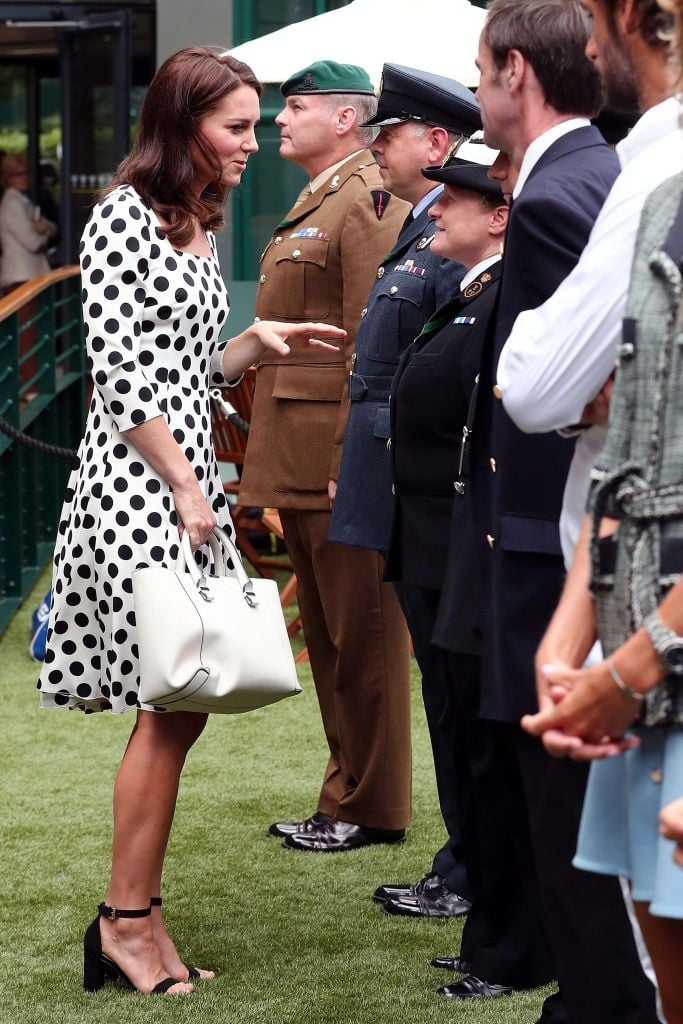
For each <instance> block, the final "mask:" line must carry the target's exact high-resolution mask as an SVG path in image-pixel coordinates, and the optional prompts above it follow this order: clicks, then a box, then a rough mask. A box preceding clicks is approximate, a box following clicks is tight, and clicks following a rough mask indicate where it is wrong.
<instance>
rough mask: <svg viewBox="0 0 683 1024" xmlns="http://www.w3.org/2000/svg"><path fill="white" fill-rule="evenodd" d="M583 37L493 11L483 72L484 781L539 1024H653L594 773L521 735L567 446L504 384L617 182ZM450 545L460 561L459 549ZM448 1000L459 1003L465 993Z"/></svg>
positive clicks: (541, 4)
mask: <svg viewBox="0 0 683 1024" xmlns="http://www.w3.org/2000/svg"><path fill="white" fill-rule="evenodd" d="M588 35H589V23H588V18H587V16H586V12H585V10H584V9H583V7H582V5H581V4H580V2H579V0H493V3H492V4H491V5H490V7H489V14H488V18H487V22H486V25H485V27H484V31H483V32H482V37H481V40H480V46H479V54H478V59H477V65H478V67H479V70H480V85H479V91H478V94H477V95H478V98H479V102H480V105H481V110H482V119H483V122H484V133H485V136H484V137H485V141H486V142H487V144H489V145H491V146H494V147H496V148H500V149H502V150H505V151H506V152H507V153H509V155H510V157H511V160H512V163H513V165H514V167H515V168H516V169H518V173H519V177H518V180H517V184H516V185H515V189H514V192H513V206H512V210H511V215H510V221H509V226H508V234H507V237H506V243H505V259H504V266H503V275H502V281H501V286H500V303H499V310H498V316H497V321H496V325H495V330H494V331H493V332H491V333H490V335H489V337H488V338H487V342H486V345H485V348H484V355H483V363H482V371H481V376H480V383H479V396H478V401H477V409H476V416H475V418H474V422H473V432H472V452H471V486H472V494H473V499H474V509H475V518H476V523H477V528H478V542H477V543H478V545H479V552H480V571H481V574H482V588H483V591H482V593H483V603H482V609H483V610H482V617H481V622H480V627H481V634H482V654H483V660H482V682H481V705H480V710H481V714H482V716H483V717H485V718H487V719H489V720H491V721H492V722H493V723H494V726H493V734H494V742H493V743H492V744H491V751H490V753H491V754H492V755H493V756H494V760H495V770H493V771H491V770H490V765H489V769H488V770H487V771H486V772H484V773H483V774H482V780H481V788H480V793H481V792H485V787H486V784H487V783H488V785H489V787H490V793H491V801H492V805H493V802H494V800H495V801H500V799H501V794H503V799H504V800H505V802H506V803H509V805H510V806H513V807H519V808H520V814H519V817H520V820H519V822H518V827H517V828H515V830H514V831H513V832H512V833H511V835H510V844H511V845H512V846H514V847H515V848H517V847H519V848H523V847H524V846H525V845H528V840H529V838H530V841H531V847H532V850H533V862H534V863H533V864H530V865H529V870H530V872H531V873H532V874H535V876H536V877H535V879H534V881H535V882H536V883H537V886H538V890H539V892H540V909H541V915H542V921H543V925H544V929H545V934H546V936H547V939H548V942H549V945H550V947H551V949H552V951H553V953H554V956H555V960H556V962H557V969H558V978H559V984H560V992H559V995H558V996H555V997H551V1000H549V1001H546V1005H545V1007H544V1015H543V1018H542V1019H543V1020H544V1021H545V1020H553V1021H555V1020H557V1021H569V1022H571V1024H589V1022H590V1024H598V1022H599V1024H612V1022H613V1024H617V1022H618V1024H627V1022H628V1024H644V1022H646V1021H647V1022H648V1024H653V1022H654V1021H655V1020H656V1014H655V1010H654V993H653V990H652V986H651V985H650V983H649V982H648V981H647V979H645V977H644V975H643V973H642V970H641V967H640V963H639V960H638V957H637V953H636V948H635V943H634V940H633V935H632V932H631V928H630V925H629V922H628V917H627V914H626V910H625V907H624V903H623V900H622V897H621V892H620V888H619V884H618V882H617V881H616V880H615V879H609V878H605V877H600V876H597V875H591V874H589V873H586V872H579V871H576V870H575V869H574V868H573V867H572V866H571V859H572V857H573V854H574V852H575V846H576V838H577V831H578V823H579V815H580V811H581V804H582V800H583V792H584V788H585V781H586V771H585V769H584V768H583V767H582V766H581V765H577V764H573V763H569V762H564V761H554V760H552V759H551V758H549V757H548V756H547V755H545V753H544V752H543V750H542V748H541V746H540V744H538V743H535V742H534V741H533V740H532V739H531V738H530V737H528V736H526V734H525V733H523V731H522V730H521V727H520V726H519V719H520V717H521V715H522V714H524V713H526V712H527V711H528V710H530V709H533V708H534V707H535V685H534V653H535V649H536V647H537V645H538V641H539V640H540V637H541V636H542V634H543V630H544V628H545V626H546V624H547V621H548V618H549V615H550V612H551V611H552V608H553V607H554V604H555V602H556V600H557V596H558V594H559V591H560V589H561V586H562V579H563V562H562V557H561V551H560V541H559V530H558V520H559V513H560V508H561V503H562V492H563V488H564V483H565V478H566V474H567V469H568V466H569V461H570V458H571V454H572V447H571V443H570V442H568V441H566V440H563V439H561V438H559V437H557V436H555V435H538V436H535V437H529V436H527V435H523V434H522V433H521V432H520V431H518V430H517V429H516V428H515V427H514V425H513V424H512V422H511V420H509V418H508V417H507V415H506V414H505V411H504V410H503V408H502V406H501V403H500V402H499V400H498V391H497V388H496V386H495V383H494V382H495V367H496V365H497V360H498V356H499V354H500V351H501V348H502V346H503V344H504V342H505V340H506V337H507V333H508V332H509V330H510V328H511V326H512V323H513V322H514V319H515V317H516V315H517V313H518V312H519V311H520V310H522V309H527V308H530V307H533V306H536V305H538V304H540V303H541V302H543V301H544V300H545V299H546V298H547V297H548V296H549V295H550V294H551V293H552V292H553V291H554V289H555V288H556V287H557V285H558V284H559V283H560V281H562V279H563V278H564V277H565V276H566V275H567V274H568V273H569V271H570V270H571V269H572V267H573V266H574V265H575V263H576V262H577V260H578V258H579V256H580V254H581V251H582V249H583V247H584V246H585V244H586V242H587V240H588V236H589V234H590V231H591V227H592V225H593V222H594V220H595V218H596V216H597V214H598V212H599V210H600V207H601V205H602V203H603V201H604V198H605V196H606V195H607V193H608V191H609V189H610V187H611V185H612V182H613V181H614V178H615V177H616V175H617V173H618V162H617V159H616V157H615V156H614V154H613V153H612V152H611V150H610V149H609V147H608V146H607V145H606V143H605V142H604V140H603V138H602V136H601V135H600V134H599V132H598V131H597V130H596V129H595V128H593V127H592V126H591V125H590V124H589V121H588V119H589V118H590V117H591V116H593V115H594V114H595V113H596V112H597V109H598V108H599V106H600V102H601V91H600V80H599V76H598V74H597V71H596V69H595V68H594V67H593V66H592V65H591V64H590V63H589V62H588V61H587V59H586V58H585V47H586V43H587V40H588ZM451 545H452V547H453V548H454V549H456V548H457V545H458V538H457V537H456V536H452V537H451ZM468 600H469V594H468V592H467V589H466V581H465V580H464V579H463V578H462V575H461V574H460V575H459V574H457V573H453V575H452V576H450V575H449V576H447V581H446V586H445V588H444V594H443V599H442V606H441V608H440V614H439V620H440V621H439V622H438V623H437V631H436V633H435V639H436V640H437V641H438V642H439V643H441V644H442V645H443V646H445V647H447V648H449V649H451V650H455V651H460V652H461V651H463V650H464V651H467V649H468V648H467V645H466V639H467V641H469V637H468V638H464V637H462V636H461V635H460V633H459V622H458V610H459V608H460V606H461V605H462V603H463V602H466V601H468ZM484 848H485V849H486V848H487V844H484ZM488 853H489V855H490V856H492V857H494V856H495V854H496V851H491V850H488ZM497 854H498V856H499V857H500V856H501V855H502V857H503V858H504V857H506V856H507V851H498V852H497ZM460 984H461V985H462V984H463V983H460ZM450 988H451V989H452V991H451V992H450V993H449V994H452V995H455V996H458V995H459V991H458V985H457V984H456V985H455V986H451V987H450ZM462 994H463V995H465V994H466V993H462Z"/></svg>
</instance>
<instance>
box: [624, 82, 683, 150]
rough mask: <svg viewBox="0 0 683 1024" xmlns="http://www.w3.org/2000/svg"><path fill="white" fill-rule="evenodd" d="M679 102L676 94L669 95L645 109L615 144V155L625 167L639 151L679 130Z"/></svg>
mask: <svg viewBox="0 0 683 1024" xmlns="http://www.w3.org/2000/svg"><path fill="white" fill-rule="evenodd" d="M680 109H681V108H680V103H679V100H678V97H677V96H669V98H668V99H666V100H662V102H661V103H657V104H656V106H654V107H650V109H649V110H646V111H645V113H644V114H643V115H642V117H641V118H640V119H639V120H638V122H637V124H636V125H635V126H634V127H633V128H632V129H631V131H630V132H629V134H628V135H627V136H626V138H625V139H622V140H621V142H620V143H619V145H618V146H617V156H618V157H619V163H620V164H621V166H622V167H626V165H627V164H629V163H630V162H631V160H633V159H635V157H637V156H638V155H639V154H640V153H641V151H642V150H643V149H644V148H645V147H646V146H649V145H651V144H652V143H653V142H657V141H658V139H661V138H664V137H665V136H666V135H669V134H670V133H671V132H680V131H681V125H680Z"/></svg>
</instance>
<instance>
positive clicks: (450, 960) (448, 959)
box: [429, 956, 472, 974]
mask: <svg viewBox="0 0 683 1024" xmlns="http://www.w3.org/2000/svg"><path fill="white" fill-rule="evenodd" d="M429 966H430V967H438V968H439V970H442V971H457V973H458V974H469V973H470V971H471V970H472V964H470V963H468V961H467V960H463V959H462V957H459V956H435V957H434V959H433V960H430V961H429Z"/></svg>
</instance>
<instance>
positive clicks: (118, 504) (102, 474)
mask: <svg viewBox="0 0 683 1024" xmlns="http://www.w3.org/2000/svg"><path fill="white" fill-rule="evenodd" d="M210 241H211V247H212V249H213V255H212V256H206V257H204V256H194V255H192V254H191V253H186V252H181V251H180V250H177V249H174V248H173V247H172V245H171V243H170V242H169V241H168V239H167V238H166V236H165V235H164V233H163V231H162V230H161V228H160V227H159V222H158V220H157V219H156V217H155V215H154V213H153V212H152V211H151V210H150V209H149V208H148V207H147V206H146V205H145V203H144V202H143V201H142V199H141V198H140V196H138V194H137V193H136V192H135V190H134V189H133V188H132V187H131V186H129V185H123V186H120V187H119V188H117V189H115V190H114V191H113V192H111V193H110V194H109V195H108V196H106V197H105V198H104V199H103V200H102V201H101V202H100V203H99V204H98V205H97V206H96V207H95V209H94V210H93V213H92V215H91V217H90V220H89V222H88V224H87V225H86V228H85V231H84V233H83V239H82V242H81V272H82V283H83V294H82V299H83V315H84V320H85V334H86V345H87V352H88V365H89V368H90V370H91V373H92V378H93V381H94V385H95V386H94V391H93V399H92V403H91V405H90V410H89V415H88V421H87V426H86V432H85V437H84V438H83V441H82V442H81V446H80V449H79V452H78V456H79V458H78V463H77V466H76V468H75V469H74V471H73V473H72V474H71V477H70V479H69V484H68V487H67V492H66V498H65V501H64V507H63V510H62V516H61V521H60V524H59V530H58V535H57V544H56V548H55V564H54V577H53V594H54V606H53V609H52V614H51V617H50V626H49V630H48V638H47V639H48V649H47V655H46V657H45V663H44V666H43V670H42V672H41V676H40V681H39V683H38V688H39V690H40V693H41V706H42V707H65V708H79V709H80V710H82V711H86V712H92V711H105V710H109V711H113V712H114V713H115V714H120V713H121V712H123V711H127V710H128V709H129V708H132V707H146V705H143V704H140V702H139V701H138V689H139V682H140V680H139V663H138V648H137V642H136V639H137V638H136V632H135V611H134V607H133V595H132V584H131V572H132V571H133V570H134V569H136V568H139V567H142V566H148V565H163V566H166V567H168V568H172V567H173V566H174V565H175V561H176V558H177V556H178V542H179V538H178V525H177V517H176V513H175V509H174V505H173V495H172V493H171V489H170V487H169V485H168V484H167V483H166V482H165V480H164V479H163V478H162V477H161V476H159V474H158V473H156V472H155V471H154V469H152V467H151V466H150V464H149V463H148V462H147V461H146V460H145V459H144V458H143V457H142V456H141V455H140V454H139V452H138V451H137V449H136V448H135V446H134V445H133V444H132V442H131V441H130V440H129V438H128V437H127V436H126V434H125V431H127V430H129V429H130V428H131V427H134V426H135V425H137V424H139V423H143V422H145V421H146V420H150V419H152V418H154V417H156V416H163V417H164V418H165V419H166V421H167V423H168V425H169V428H170V430H171V432H172V434H173V436H174V438H175V439H176V441H177V442H178V444H179V445H180V446H181V448H182V449H183V451H184V452H185V454H186V456H187V458H188V459H189V461H190V462H191V463H192V465H193V467H194V471H195V474H196V476H197V479H198V481H199V483H200V486H201V487H202V490H203V491H204V494H205V496H206V498H207V501H208V502H209V504H210V505H211V507H212V508H213V510H214V512H215V513H216V516H217V518H218V520H219V523H220V524H221V525H222V526H223V527H224V528H226V529H228V530H229V531H230V532H232V525H231V523H230V513H229V511H228V506H227V502H226V499H225V496H224V493H223V487H222V484H221V480H220V476H219V472H218V466H217V464H216V460H215V456H214V453H213V447H212V441H211V421H210V412H209V396H208V389H209V386H210V385H213V384H224V383H225V380H224V377H223V373H222V355H223V348H224V344H222V343H221V344H219V341H218V338H219V334H220V330H221V326H222V325H223V322H224V320H225V318H226V316H227V313H228V299H227V293H226V290H225V285H224V283H223V280H222V278H221V275H220V270H219V267H218V261H217V259H216V253H215V243H214V240H213V238H212V237H211V236H210ZM161 611H162V610H161V609H160V613H161ZM146 709H147V710H154V709H152V708H149V707H147V708H146Z"/></svg>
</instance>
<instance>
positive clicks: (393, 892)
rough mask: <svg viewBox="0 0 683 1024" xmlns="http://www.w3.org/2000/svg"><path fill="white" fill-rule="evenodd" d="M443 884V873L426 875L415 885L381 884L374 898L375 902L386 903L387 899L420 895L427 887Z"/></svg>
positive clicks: (373, 895)
mask: <svg viewBox="0 0 683 1024" xmlns="http://www.w3.org/2000/svg"><path fill="white" fill-rule="evenodd" d="M442 884H443V878H442V877H441V875H436V874H431V875H425V876H424V877H423V878H421V879H420V881H419V882H415V883H414V884H413V885H409V884H407V883H406V884H405V885H400V884H397V885H379V886H378V887H377V888H376V889H375V891H374V893H373V894H372V898H373V900H374V901H375V903H386V901H387V900H400V899H404V898H405V897H406V896H409V897H410V896H419V895H420V893H422V892H426V891H427V889H433V888H435V887H437V886H440V885H442Z"/></svg>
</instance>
